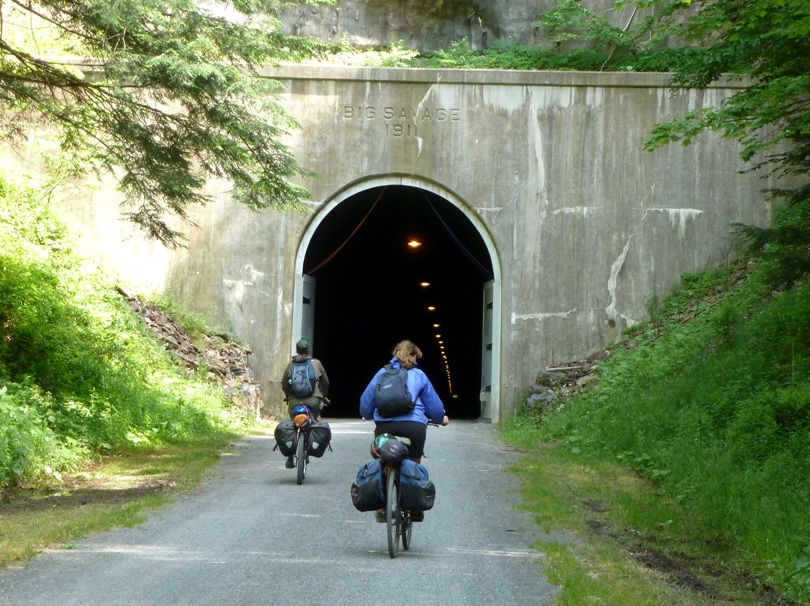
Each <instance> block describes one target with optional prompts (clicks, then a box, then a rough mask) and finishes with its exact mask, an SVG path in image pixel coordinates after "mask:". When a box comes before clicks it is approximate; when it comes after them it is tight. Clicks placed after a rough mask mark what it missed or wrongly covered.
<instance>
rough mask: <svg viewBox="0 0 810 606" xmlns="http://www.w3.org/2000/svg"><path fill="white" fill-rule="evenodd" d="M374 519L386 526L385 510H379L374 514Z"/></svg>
mask: <svg viewBox="0 0 810 606" xmlns="http://www.w3.org/2000/svg"><path fill="white" fill-rule="evenodd" d="M374 519H375V520H376V521H377V522H380V523H382V524H385V509H378V510H377V511H375V512H374Z"/></svg>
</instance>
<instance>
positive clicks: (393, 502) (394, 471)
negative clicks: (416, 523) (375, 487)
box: [384, 464, 413, 558]
mask: <svg viewBox="0 0 810 606" xmlns="http://www.w3.org/2000/svg"><path fill="white" fill-rule="evenodd" d="M384 470H385V471H384V473H385V478H386V481H385V529H386V535H387V537H388V555H390V556H391V557H392V558H395V557H397V555H399V545H400V541H402V549H403V551H407V550H408V549H409V548H410V546H411V534H412V533H413V522H412V521H411V512H410V511H407V510H404V509H402V507H401V506H400V502H399V494H400V491H399V478H400V475H399V470H400V465H399V464H386V465H385V468H384Z"/></svg>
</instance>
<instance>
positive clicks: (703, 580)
mask: <svg viewBox="0 0 810 606" xmlns="http://www.w3.org/2000/svg"><path fill="white" fill-rule="evenodd" d="M502 438H503V440H504V441H505V442H507V443H509V444H511V445H513V446H516V447H518V448H519V449H521V451H522V452H523V458H522V460H521V461H520V462H519V463H517V464H515V465H514V466H513V467H512V468H511V471H512V472H513V473H514V474H516V475H517V477H518V478H519V479H520V481H521V486H522V490H521V492H522V497H523V504H522V509H524V510H525V511H527V512H529V513H530V514H531V515H532V516H533V519H534V522H535V523H536V524H537V525H538V526H539V527H540V528H541V529H545V530H546V532H548V533H549V539H548V540H547V541H546V540H541V541H539V542H538V543H537V544H536V545H535V547H536V548H537V549H538V550H539V551H540V552H542V553H543V554H545V558H544V564H545V570H544V572H545V574H547V575H548V578H549V581H550V582H551V583H553V584H555V585H557V586H558V587H559V588H560V593H559V594H558V596H557V604H559V605H561V606H583V605H586V604H610V605H611V606H642V605H643V606H709V605H712V606H717V605H731V604H734V605H741V606H746V605H751V606H753V605H760V606H761V605H763V604H782V605H786V604H796V603H795V602H791V601H789V600H788V601H784V598H783V597H780V596H778V595H777V594H776V593H775V592H773V591H772V590H771V589H770V588H768V587H765V586H763V585H762V584H760V583H759V582H756V581H754V580H753V579H752V578H749V577H747V576H746V575H744V574H742V573H740V572H739V570H737V569H736V568H735V567H734V565H733V563H732V562H731V561H727V560H726V556H727V554H726V552H725V550H724V548H723V545H722V544H720V543H718V542H712V541H707V540H705V539H701V538H698V537H695V536H692V535H691V534H690V532H689V524H688V520H683V519H681V518H680V517H679V516H681V514H680V509H679V507H678V504H677V503H675V502H673V501H672V500H670V499H667V498H665V497H664V496H663V495H661V494H659V492H658V491H657V490H656V488H655V486H654V485H653V484H651V483H650V482H648V481H646V480H644V479H642V478H640V477H639V476H637V475H635V474H633V473H632V471H630V470H627V469H626V468H623V467H621V466H618V465H610V464H605V463H583V462H582V461H581V459H578V458H577V457H576V456H572V455H571V454H570V453H569V452H567V450H568V447H567V446H566V445H565V443H564V442H550V443H542V444H538V443H529V440H530V439H531V432H526V431H524V430H523V429H521V428H520V427H515V426H513V427H509V426H507V427H506V428H504V431H503V432H502ZM552 531H553V532H552ZM560 533H565V534H568V535H569V536H570V537H573V540H565V541H559V540H556V539H555V537H557V536H559V534H560Z"/></svg>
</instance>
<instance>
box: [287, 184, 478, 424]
mask: <svg viewBox="0 0 810 606" xmlns="http://www.w3.org/2000/svg"><path fill="white" fill-rule="evenodd" d="M492 280H493V266H492V261H491V259H490V253H489V251H488V250H487V246H486V244H485V242H484V240H483V238H482V237H481V234H480V233H479V232H478V231H477V230H476V228H475V226H474V225H473V224H472V222H471V221H470V219H469V218H468V217H467V216H466V215H465V214H464V213H463V212H462V211H461V210H460V209H459V208H457V207H456V206H454V205H453V204H452V203H450V202H448V201H447V200H446V199H445V198H443V197H442V196H440V195H438V194H437V193H434V192H431V191H428V190H425V189H422V188H419V187H411V186H404V185H386V186H381V187H373V188H369V189H364V190H362V191H358V192H357V193H354V194H353V195H351V196H349V197H347V198H345V199H344V200H342V201H341V202H340V203H339V204H336V205H335V206H334V207H333V208H332V209H331V210H329V211H328V213H327V214H326V215H325V216H324V217H323V219H322V220H321V221H320V223H319V224H318V225H317V227H315V229H314V231H313V232H312V236H311V238H310V241H309V245H308V246H307V247H306V251H305V252H304V256H303V280H302V282H300V283H299V285H300V286H301V288H300V293H302V294H303V296H301V294H299V297H301V301H300V303H301V307H302V308H303V310H302V311H300V312H299V313H298V314H297V315H298V316H300V317H299V321H297V322H296V330H297V331H298V332H297V333H296V338H297V335H298V334H302V335H306V336H309V337H310V338H311V339H312V341H313V350H314V351H313V355H314V356H315V357H317V358H319V359H320V360H321V361H322V362H323V364H324V366H325V368H326V370H327V372H328V374H329V378H330V382H331V387H330V394H329V395H330V399H331V400H332V405H331V406H330V407H329V408H328V409H327V410H326V411H325V416H326V417H352V418H355V417H357V415H358V404H359V400H360V395H361V394H362V392H363V390H364V389H365V387H366V385H367V384H368V382H369V380H370V379H371V378H372V376H373V375H374V373H375V372H376V371H377V370H378V369H379V368H380V367H381V366H383V365H384V364H386V363H387V362H388V361H389V359H390V357H391V350H392V349H393V346H394V345H395V344H396V343H397V342H398V341H400V340H402V339H410V340H411V341H413V342H414V343H416V344H417V345H418V346H419V347H420V349H421V350H422V352H423V354H424V356H423V358H422V359H421V360H420V362H419V367H420V368H422V370H424V371H425V372H426V373H427V375H428V377H429V378H430V380H431V382H432V383H433V385H434V387H435V388H436V391H437V392H438V394H439V396H440V397H441V398H442V401H443V402H444V403H445V407H446V409H447V413H448V415H450V417H451V418H456V419H477V418H479V417H480V416H481V403H480V399H481V398H480V394H481V389H482V385H484V384H485V383H484V382H485V381H487V380H489V377H488V376H484V378H483V381H484V382H482V359H489V360H491V357H492V356H491V350H492V345H491V343H490V342H485V340H487V339H485V338H484V336H483V335H484V332H485V331H484V330H483V328H482V327H483V325H484V319H485V307H486V303H485V301H484V296H485V288H486V287H487V286H486V285H487V284H491V281H492ZM490 312H491V304H490ZM489 340H491V339H489ZM484 374H485V375H489V374H490V373H489V371H488V370H487V371H485V373H484ZM490 376H491V375H490Z"/></svg>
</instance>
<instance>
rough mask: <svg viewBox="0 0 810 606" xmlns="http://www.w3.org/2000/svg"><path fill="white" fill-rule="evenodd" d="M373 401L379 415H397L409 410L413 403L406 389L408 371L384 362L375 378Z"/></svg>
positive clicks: (411, 408) (406, 412)
mask: <svg viewBox="0 0 810 606" xmlns="http://www.w3.org/2000/svg"><path fill="white" fill-rule="evenodd" d="M374 403H375V404H376V406H377V412H378V413H380V416H381V417H398V416H400V415H404V414H408V413H409V412H411V411H412V410H413V408H414V406H415V404H414V401H413V399H412V398H411V392H409V391H408V371H407V370H405V369H404V368H392V366H391V365H390V364H386V365H385V370H384V371H383V373H382V374H381V375H380V376H379V377H378V378H377V385H376V387H375V388H374Z"/></svg>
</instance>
